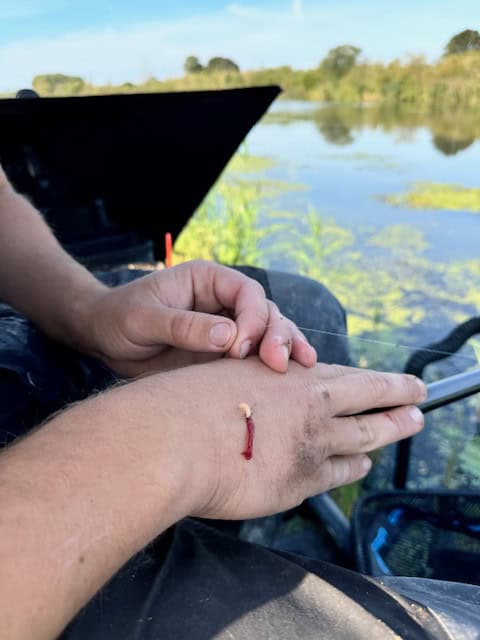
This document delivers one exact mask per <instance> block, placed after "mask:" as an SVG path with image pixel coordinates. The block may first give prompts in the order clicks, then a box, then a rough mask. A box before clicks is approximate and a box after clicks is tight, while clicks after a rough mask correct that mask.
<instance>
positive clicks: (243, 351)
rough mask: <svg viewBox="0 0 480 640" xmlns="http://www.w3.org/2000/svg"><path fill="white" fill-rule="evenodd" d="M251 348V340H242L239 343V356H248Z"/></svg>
mask: <svg viewBox="0 0 480 640" xmlns="http://www.w3.org/2000/svg"><path fill="white" fill-rule="evenodd" d="M251 348H252V341H251V340H245V341H244V342H242V344H241V345H240V358H242V360H243V359H244V358H246V357H247V356H248V354H249V353H250V349H251Z"/></svg>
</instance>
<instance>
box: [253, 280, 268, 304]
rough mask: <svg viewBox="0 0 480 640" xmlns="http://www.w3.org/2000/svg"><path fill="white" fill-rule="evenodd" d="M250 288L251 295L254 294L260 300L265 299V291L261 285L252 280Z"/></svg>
mask: <svg viewBox="0 0 480 640" xmlns="http://www.w3.org/2000/svg"><path fill="white" fill-rule="evenodd" d="M250 286H251V287H252V289H253V293H255V294H256V295H257V296H259V297H261V298H265V297H266V296H265V289H264V288H263V287H262V285H261V284H260V283H259V282H257V281H256V280H252V281H251V285H250ZM272 304H273V303H272Z"/></svg>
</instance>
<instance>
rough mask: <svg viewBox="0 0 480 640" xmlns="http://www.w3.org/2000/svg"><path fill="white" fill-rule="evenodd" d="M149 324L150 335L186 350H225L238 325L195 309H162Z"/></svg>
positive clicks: (233, 337)
mask: <svg viewBox="0 0 480 640" xmlns="http://www.w3.org/2000/svg"><path fill="white" fill-rule="evenodd" d="M152 320H153V321H152V322H151V324H150V331H149V333H150V335H151V336H152V338H153V340H155V342H158V343H166V344H169V345H171V346H172V347H177V348H178V349H186V350H187V351H204V352H207V351H214V352H224V351H228V350H229V349H230V347H231V346H232V344H233V343H234V342H235V338H236V337H237V325H236V324H235V322H233V320H230V318H224V317H223V316H216V315H212V314H210V313H200V312H198V311H184V310H182V309H169V308H164V307H163V308H162V309H161V311H157V313H155V315H154V318H153V319H152Z"/></svg>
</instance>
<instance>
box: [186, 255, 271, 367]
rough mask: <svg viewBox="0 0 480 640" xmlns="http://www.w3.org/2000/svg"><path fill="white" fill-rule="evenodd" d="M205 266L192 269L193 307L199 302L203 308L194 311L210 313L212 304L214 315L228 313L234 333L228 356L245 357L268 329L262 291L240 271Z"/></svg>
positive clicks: (266, 307)
mask: <svg viewBox="0 0 480 640" xmlns="http://www.w3.org/2000/svg"><path fill="white" fill-rule="evenodd" d="M205 265H206V266H205ZM205 265H203V267H202V269H195V270H192V275H193V277H194V281H195V282H194V290H195V292H196V306H197V302H198V304H201V305H202V306H201V307H197V308H201V310H202V311H210V312H211V310H212V309H211V305H212V304H215V305H216V308H215V313H216V312H218V311H219V309H221V308H223V309H227V310H228V311H230V312H231V316H232V318H233V320H234V321H235V323H236V325H237V332H236V337H235V340H234V342H233V344H232V345H231V347H230V349H229V355H231V356H233V357H235V358H245V357H247V356H248V355H249V353H252V352H253V350H254V349H255V348H256V346H257V345H258V343H259V342H260V340H261V338H262V336H263V334H264V333H265V330H266V328H267V324H268V313H269V311H268V304H267V299H266V297H265V291H264V290H263V287H262V286H261V285H260V284H259V283H258V282H257V281H256V280H252V279H251V278H248V277H247V276H245V275H244V274H242V273H240V272H239V271H235V270H234V269H229V268H227V267H222V266H220V265H215V264H207V263H205ZM205 269H207V271H208V274H207V276H205ZM197 274H198V277H197ZM198 278H200V279H199V280H198ZM197 280H198V282H197ZM205 283H208V286H206V285H205ZM200 292H201V293H200Z"/></svg>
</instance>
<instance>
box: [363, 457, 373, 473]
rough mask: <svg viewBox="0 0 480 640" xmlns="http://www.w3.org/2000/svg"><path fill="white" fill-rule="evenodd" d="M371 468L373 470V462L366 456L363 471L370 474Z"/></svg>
mask: <svg viewBox="0 0 480 640" xmlns="http://www.w3.org/2000/svg"><path fill="white" fill-rule="evenodd" d="M371 468H372V461H371V460H370V458H369V457H368V456H364V457H363V459H362V469H363V470H364V471H365V473H368V472H369V471H370V469H371Z"/></svg>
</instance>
